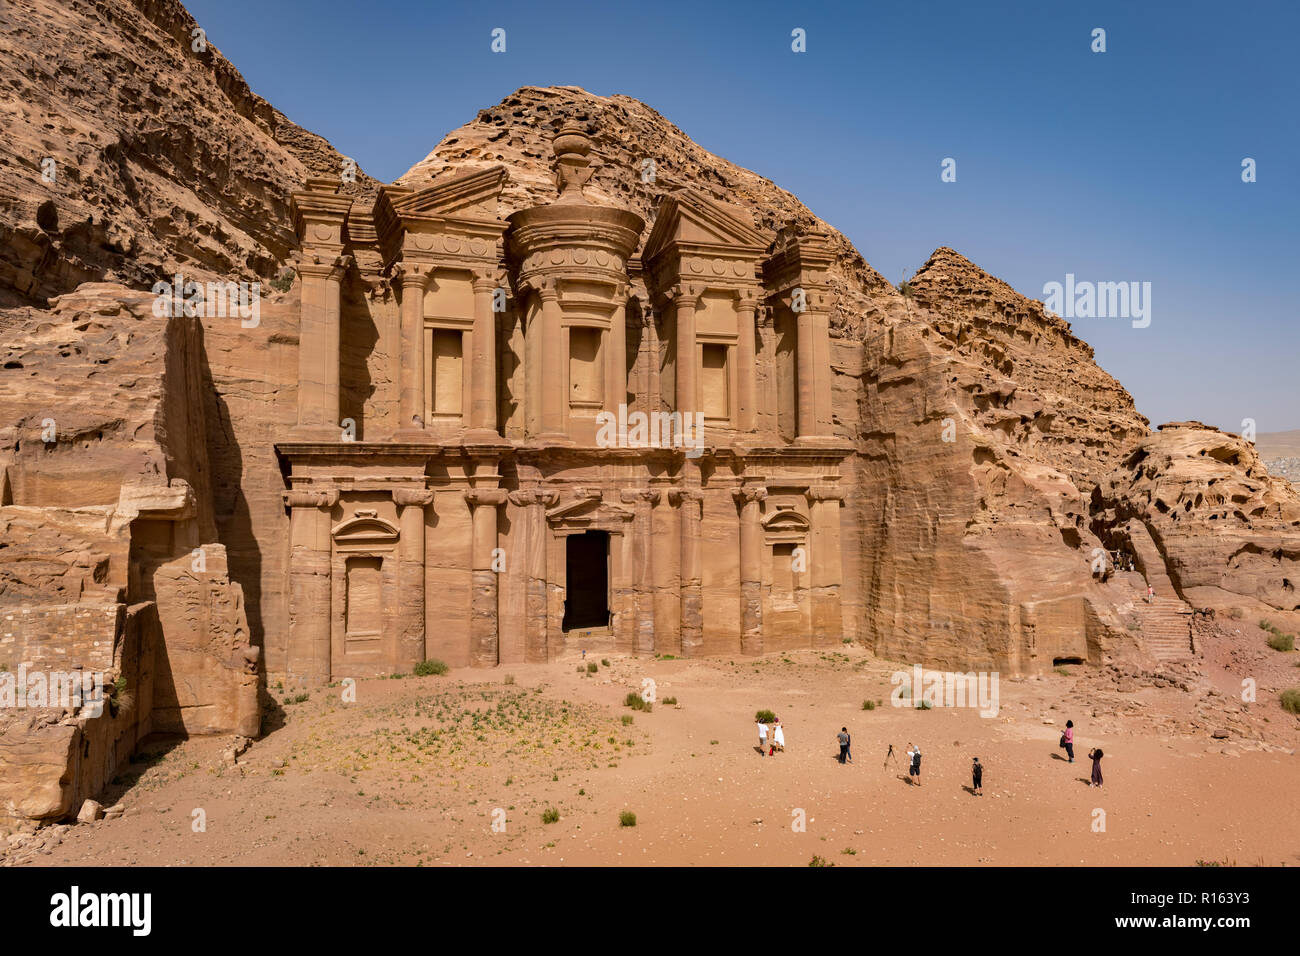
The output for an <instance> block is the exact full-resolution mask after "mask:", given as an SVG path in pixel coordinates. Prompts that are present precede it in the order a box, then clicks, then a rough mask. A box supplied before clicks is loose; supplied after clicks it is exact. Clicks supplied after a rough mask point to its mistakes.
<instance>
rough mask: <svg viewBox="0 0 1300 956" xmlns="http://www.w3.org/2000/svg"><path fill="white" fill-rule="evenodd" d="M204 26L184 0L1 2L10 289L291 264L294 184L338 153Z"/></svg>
mask: <svg viewBox="0 0 1300 956" xmlns="http://www.w3.org/2000/svg"><path fill="white" fill-rule="evenodd" d="M197 28H198V24H197V23H195V21H194V19H193V18H192V17H191V16H190V15H189V13H188V12H187V11H186V10H185V9H184V7H182V6H181V4H180V3H179V2H177V0H109V2H102V3H90V2H80V0H78V2H64V0H34V2H31V3H9V4H5V5H4V7H3V8H2V9H0V63H3V66H4V69H3V71H2V72H0V111H2V112H3V114H4V116H5V124H4V125H5V135H4V137H3V138H0V167H2V168H3V175H0V301H3V300H5V299H10V300H13V299H15V298H18V299H35V300H38V301H39V300H44V299H46V298H49V297H51V296H55V295H60V294H62V293H64V292H68V291H71V290H72V289H74V288H76V287H77V286H78V285H79V284H81V283H83V282H88V281H100V280H116V281H119V282H122V283H123V284H125V285H127V286H130V287H134V288H139V287H142V286H147V285H148V284H150V283H152V282H153V281H154V280H155V279H157V278H159V277H170V276H171V275H172V274H173V273H174V272H176V271H179V270H184V271H185V272H187V273H191V272H201V273H205V274H214V275H220V276H223V277H226V278H229V279H232V280H236V279H240V278H248V279H254V278H257V277H262V278H263V279H270V278H272V277H274V276H275V275H277V274H278V273H279V271H280V270H281V269H282V268H283V265H284V261H285V259H286V257H287V256H288V254H289V251H290V250H291V248H292V246H293V229H292V224H291V223H290V222H289V219H288V202H289V193H290V191H291V190H293V189H295V188H297V187H298V186H299V185H300V184H301V182H302V181H303V179H304V178H305V177H307V176H309V175H319V174H327V175H333V176H338V175H340V173H341V172H342V171H343V162H344V160H343V157H341V156H339V154H338V153H337V152H335V150H334V149H333V148H332V147H330V145H329V144H328V143H326V142H325V141H324V140H322V139H321V138H320V137H318V136H315V135H313V134H311V133H308V132H307V131H305V130H303V129H301V128H299V127H297V126H295V125H294V124H293V123H290V122H289V121H288V120H286V119H285V117H284V116H283V115H281V114H280V112H279V111H277V110H276V109H275V108H274V107H272V106H271V105H270V104H269V103H267V102H266V101H265V100H263V99H262V98H261V97H259V96H256V95H255V94H253V93H252V92H251V91H250V90H249V88H248V86H247V84H245V82H244V80H243V77H241V76H240V75H239V73H238V71H236V70H235V69H234V67H232V66H231V65H230V63H229V62H228V61H227V60H226V59H225V57H223V56H222V55H221V53H220V51H218V50H217V49H216V47H214V46H212V45H211V44H207V43H206V40H204V43H203V44H200V45H202V46H203V48H202V49H197V50H196V49H195V46H196V44H198V43H199V37H197V36H196V35H195V33H194V31H195V30H196V29H197ZM47 160H48V161H52V165H51V163H49V162H47ZM51 171H52V173H51ZM51 174H52V175H53V181H49V177H50V176H51ZM348 188H350V189H352V190H354V191H356V192H358V193H362V192H365V191H366V190H368V189H372V188H373V187H372V184H371V183H370V181H369V180H368V179H367V178H366V177H365V175H364V174H363V173H358V174H357V179H356V182H355V183H352V184H349V186H348Z"/></svg>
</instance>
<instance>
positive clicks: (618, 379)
mask: <svg viewBox="0 0 1300 956" xmlns="http://www.w3.org/2000/svg"><path fill="white" fill-rule="evenodd" d="M614 303H615V304H614V316H613V318H611V319H610V323H609V371H610V375H609V377H608V379H609V380H608V383H607V385H606V388H605V410H606V411H608V412H612V413H613V414H614V417H615V418H617V417H618V407H619V406H620V405H626V404H627V287H626V286H619V287H618V288H617V289H615V290H614Z"/></svg>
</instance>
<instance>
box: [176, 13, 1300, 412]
mask: <svg viewBox="0 0 1300 956" xmlns="http://www.w3.org/2000/svg"><path fill="white" fill-rule="evenodd" d="M187 6H188V8H189V9H190V11H191V13H193V15H194V16H195V18H196V19H197V20H198V21H199V23H200V24H201V25H202V26H203V27H204V28H205V29H206V30H207V33H208V37H209V39H210V40H211V41H212V42H213V43H215V44H216V45H217V47H219V48H220V49H221V51H222V52H223V53H224V54H225V55H226V56H227V57H228V58H229V59H230V60H231V61H232V62H233V63H234V64H235V66H236V67H238V68H239V70H240V71H241V72H242V73H243V74H244V76H245V78H246V79H247V80H248V82H249V85H250V86H251V87H252V88H253V89H254V90H255V91H256V92H257V93H258V94H260V95H261V96H263V97H265V98H266V99H268V100H269V101H270V102H271V103H273V104H274V105H275V106H276V107H278V108H279V109H280V110H281V111H283V112H284V113H285V114H286V115H288V116H289V117H290V118H291V119H292V120H293V121H294V122H296V123H298V124H299V125H301V126H304V127H306V128H307V129H310V130H312V131H314V132H316V133H319V134H321V135H322V136H324V137H325V138H327V139H328V140H330V142H332V143H333V144H334V145H335V147H337V148H338V149H339V151H340V152H342V153H344V154H345V155H348V156H351V157H353V158H354V159H356V160H357V162H358V163H359V164H360V165H361V167H362V168H363V169H364V170H366V172H368V173H369V174H370V175H372V176H375V177H376V178H378V179H381V180H384V181H391V180H393V179H395V178H396V177H397V176H399V175H401V174H402V173H404V172H405V171H406V170H407V169H408V168H409V167H410V166H412V165H413V164H414V163H415V162H417V161H418V160H420V159H422V158H423V157H424V156H425V155H426V154H427V153H428V151H429V150H430V149H431V148H432V147H433V146H434V145H435V144H436V143H437V142H438V140H440V139H441V138H442V136H443V135H444V134H445V133H446V132H447V131H449V130H451V129H453V128H455V127H457V126H460V125H462V124H464V123H466V122H468V121H469V120H471V119H472V118H473V117H474V115H475V114H476V113H477V111H478V110H479V109H482V108H485V107H488V106H491V105H494V104H496V103H497V102H499V101H500V100H502V99H503V98H505V97H506V96H507V95H508V94H509V93H511V92H512V91H513V90H515V89H516V88H518V87H520V86H525V85H535V86H548V85H575V86H581V87H583V88H584V89H587V90H589V91H591V92H593V93H598V94H602V95H609V94H613V93H624V94H627V95H629V96H634V97H636V98H638V99H640V100H642V101H644V102H646V103H647V104H649V105H650V106H652V107H654V108H655V109H656V110H658V111H659V112H660V113H662V114H663V115H664V116H665V117H667V118H668V119H669V120H670V121H671V122H673V123H675V124H676V125H677V126H679V127H680V128H681V129H682V130H683V131H685V132H686V133H687V135H689V136H691V137H692V138H693V139H694V140H695V141H696V142H698V143H699V144H700V145H702V146H704V147H705V148H707V149H709V150H711V151H713V152H714V153H717V154H718V155H720V156H724V157H726V158H727V159H729V160H731V161H732V162H735V163H738V164H739V165H742V166H745V167H748V168H749V169H752V170H754V171H755V172H758V173H760V174H761V175H764V176H767V177H769V178H770V179H772V180H773V181H775V182H776V183H778V184H779V185H781V186H783V187H785V188H786V189H789V190H790V191H791V192H793V193H794V194H795V195H797V196H798V197H799V198H800V199H801V200H803V202H804V203H805V204H806V205H808V206H809V208H811V209H812V210H813V211H814V212H815V213H817V214H818V215H819V216H821V217H822V218H823V219H825V220H827V221H828V222H830V223H831V224H832V225H834V226H835V227H836V228H838V229H840V230H841V231H842V232H844V233H845V234H846V235H847V236H848V237H849V238H850V239H851V240H852V241H853V242H854V243H855V244H856V245H857V247H858V249H860V250H861V252H862V253H863V255H864V256H865V257H866V258H867V261H868V262H870V263H871V264H872V265H873V266H875V268H876V269H878V270H879V271H880V272H881V273H883V274H884V275H885V276H886V278H888V279H889V280H890V281H892V282H895V283H896V282H897V281H898V280H899V279H901V278H903V277H904V276H906V275H910V274H911V273H912V272H913V271H915V270H916V269H917V268H918V267H919V266H920V265H921V264H922V263H924V262H925V260H926V258H927V257H928V256H929V254H930V253H931V252H932V251H933V250H934V249H935V248H936V247H938V246H951V247H953V248H954V249H956V250H957V251H959V252H961V253H962V254H963V255H965V256H967V257H968V258H970V259H971V260H972V261H974V262H975V263H977V264H978V265H980V266H981V267H982V268H984V269H985V270H987V271H989V272H991V273H993V274H994V275H997V276H999V277H1000V278H1002V279H1004V280H1005V281H1007V282H1009V283H1010V284H1011V285H1012V286H1014V287H1015V288H1016V289H1018V290H1019V291H1020V292H1022V293H1024V294H1026V295H1028V296H1030V297H1033V298H1043V297H1044V296H1043V287H1044V284H1045V283H1048V282H1052V281H1056V282H1064V280H1065V275H1066V273H1073V274H1074V275H1075V277H1076V279H1077V280H1079V281H1094V282H1102V281H1105V282H1119V281H1136V282H1150V283H1151V323H1150V325H1149V326H1148V327H1146V328H1133V327H1132V324H1131V322H1130V321H1129V320H1127V319H1123V318H1105V319H1100V318H1081V319H1075V320H1073V321H1072V325H1073V326H1074V329H1075V331H1076V332H1077V333H1078V334H1079V335H1080V336H1081V337H1082V338H1084V339H1085V340H1086V341H1087V342H1089V343H1090V344H1091V345H1092V346H1093V347H1094V348H1095V349H1096V353H1097V360H1098V362H1099V363H1100V364H1101V366H1102V367H1103V368H1105V369H1106V370H1107V371H1109V372H1110V373H1111V374H1113V375H1115V376H1116V377H1117V378H1118V379H1119V380H1120V381H1121V382H1122V383H1123V384H1124V385H1125V386H1126V387H1127V388H1128V389H1129V391H1130V392H1132V393H1133V396H1134V398H1135V399H1136V401H1137V404H1138V408H1139V410H1140V411H1142V412H1143V413H1144V414H1146V415H1147V416H1149V417H1150V418H1151V420H1152V422H1153V424H1159V423H1161V422H1165V421H1173V420H1181V419H1189V418H1190V419H1199V420H1202V421H1205V422H1208V423H1210V424H1214V425H1218V426H1219V427H1222V428H1226V429H1228V430H1230V431H1239V430H1240V428H1241V422H1242V419H1244V418H1252V419H1254V420H1255V421H1256V423H1257V428H1258V429H1259V430H1260V431H1278V430H1284V429H1292V428H1300V384H1297V382H1298V381H1300V375H1298V374H1297V363H1298V362H1300V322H1298V321H1297V320H1298V319H1300V307H1298V306H1297V296H1296V292H1295V289H1294V288H1293V287H1294V285H1295V283H1296V281H1297V277H1298V276H1300V269H1297V259H1298V257H1300V226H1298V225H1297V224H1298V223H1300V187H1298V186H1297V176H1298V175H1300V173H1297V165H1298V164H1300V133H1298V131H1297V118H1298V117H1300V109H1298V106H1300V97H1298V96H1297V93H1298V92H1300V73H1298V72H1297V67H1296V62H1297V58H1296V55H1295V52H1294V51H1295V44H1296V42H1297V41H1296V35H1297V33H1300V4H1296V3H1294V2H1286V3H1283V2H1269V3H1264V2H1259V3H1255V2H1249V0H1247V2H1236V3H1227V2H1225V3H1204V2H1177V3H1173V2H1160V3H1136V4H1135V3H1132V2H1128V3H1106V2H1075V3H1066V2H1062V0H1033V2H1023V3H1020V2H1004V3H997V2H980V3H969V2H957V0H952V2H950V0H898V2H878V3H867V2H859V3H828V4H814V5H811V6H805V5H802V4H793V3H786V4H777V3H764V2H754V3H734V4H709V3H700V2H697V3H679V2H672V0H660V2H656V3H653V4H628V3H615V2H605V3H583V2H567V3H563V4H548V3H541V2H536V0H534V2H524V3H491V2H475V3H472V4H471V3H465V4H455V5H452V4H443V3H434V2H417V0H406V2H402V0H369V2H367V3H364V4H359V3H356V2H355V0H348V2H342V0H310V2H309V0H271V2H268V0H188V2H187ZM495 27H502V28H504V29H505V30H506V31H507V32H506V38H507V52H506V53H504V54H494V53H492V52H491V50H490V42H491V36H490V34H491V31H492V29H493V28H495ZM796 27H799V28H802V29H804V30H805V31H806V35H807V52H805V53H799V54H796V53H793V52H792V51H791V49H790V44H791V36H790V35H791V30H793V29H794V28H796ZM1098 27H1100V28H1103V29H1105V31H1106V47H1107V49H1106V52H1105V53H1093V52H1092V51H1091V49H1090V47H1091V44H1092V31H1093V29H1094V28H1098ZM947 157H951V158H953V159H955V160H956V172H957V179H956V181H955V182H950V183H945V182H941V181H940V164H941V162H942V160H943V159H944V158H947ZM1246 157H1251V158H1253V159H1254V160H1255V161H1256V163H1257V181H1256V182H1254V183H1249V184H1247V183H1243V182H1242V179H1241V172H1242V170H1241V163H1242V160H1243V159H1244V158H1246Z"/></svg>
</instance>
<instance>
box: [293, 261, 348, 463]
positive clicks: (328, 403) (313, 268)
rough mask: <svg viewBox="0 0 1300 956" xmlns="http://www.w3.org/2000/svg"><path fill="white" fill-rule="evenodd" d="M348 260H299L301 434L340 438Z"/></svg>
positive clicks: (311, 436)
mask: <svg viewBox="0 0 1300 956" xmlns="http://www.w3.org/2000/svg"><path fill="white" fill-rule="evenodd" d="M349 262H350V259H349V257H347V256H330V257H328V258H325V259H324V261H320V262H300V263H299V264H298V277H299V280H300V288H299V295H300V303H299V319H298V427H297V428H296V429H295V436H296V437H299V438H313V439H320V440H323V441H337V440H338V439H339V435H340V431H339V322H340V319H339V294H340V290H339V287H340V284H341V282H342V280H343V275H344V273H345V271H346V270H347V266H348V264H349Z"/></svg>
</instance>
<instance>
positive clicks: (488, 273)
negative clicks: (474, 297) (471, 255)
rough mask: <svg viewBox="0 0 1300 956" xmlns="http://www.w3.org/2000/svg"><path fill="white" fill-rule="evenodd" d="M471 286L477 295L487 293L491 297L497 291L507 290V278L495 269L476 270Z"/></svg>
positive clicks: (473, 273)
mask: <svg viewBox="0 0 1300 956" xmlns="http://www.w3.org/2000/svg"><path fill="white" fill-rule="evenodd" d="M471 275H472V276H473V278H472V280H471V282H470V284H471V285H472V286H473V288H474V292H475V293H476V294H479V295H481V294H483V293H487V294H488V295H491V294H492V293H493V292H495V291H496V290H497V289H502V288H505V284H506V277H505V275H504V274H502V273H501V272H499V271H497V270H495V269H475V270H474V271H473V272H472V273H471Z"/></svg>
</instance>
